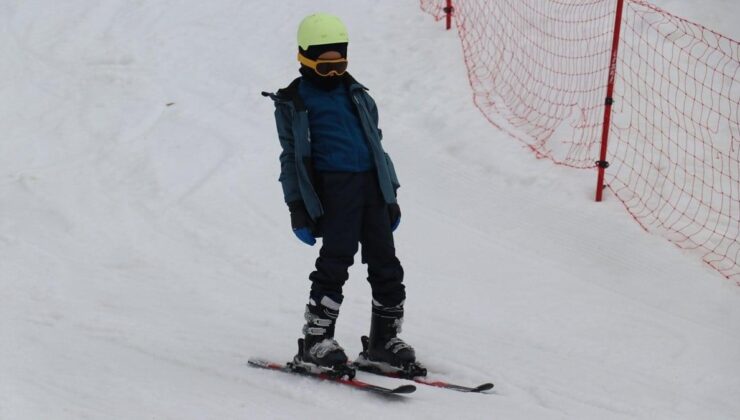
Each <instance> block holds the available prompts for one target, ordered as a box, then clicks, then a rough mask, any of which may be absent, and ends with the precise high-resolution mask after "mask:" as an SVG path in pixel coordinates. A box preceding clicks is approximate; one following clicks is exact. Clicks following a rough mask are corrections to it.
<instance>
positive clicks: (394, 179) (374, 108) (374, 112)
mask: <svg viewBox="0 0 740 420" xmlns="http://www.w3.org/2000/svg"><path fill="white" fill-rule="evenodd" d="M366 97H367V100H368V102H369V104H370V118H372V121H373V124H374V125H375V127H376V128H377V129H378V140H383V131H382V130H381V129H380V127H378V120H379V117H378V105H376V104H375V100H374V99H373V98H372V96H370V95H366ZM384 155H385V160H386V164H387V165H388V171H389V173H390V176H391V184H392V185H393V190H394V192H396V195H398V189H399V188H400V187H401V184H400V183H399V182H398V175H396V168H395V167H394V166H393V161H392V160H391V157H390V156H389V155H388V153H384Z"/></svg>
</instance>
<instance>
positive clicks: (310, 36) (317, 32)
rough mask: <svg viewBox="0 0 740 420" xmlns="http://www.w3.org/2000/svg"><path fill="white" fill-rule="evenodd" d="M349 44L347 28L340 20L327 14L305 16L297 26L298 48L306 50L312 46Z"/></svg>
mask: <svg viewBox="0 0 740 420" xmlns="http://www.w3.org/2000/svg"><path fill="white" fill-rule="evenodd" d="M342 42H349V37H348V36H347V27H346V26H344V23H342V21H341V20H339V18H338V17H336V16H334V15H330V14H328V13H314V14H312V15H309V16H306V17H305V18H304V19H303V20H302V21H301V24H300V25H299V26H298V46H300V47H301V48H303V49H304V50H307V49H308V47H310V46H312V45H325V44H338V43H342Z"/></svg>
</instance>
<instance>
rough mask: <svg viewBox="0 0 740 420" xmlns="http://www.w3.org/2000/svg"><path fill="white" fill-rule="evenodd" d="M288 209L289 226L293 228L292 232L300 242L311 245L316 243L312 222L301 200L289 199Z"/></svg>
mask: <svg viewBox="0 0 740 420" xmlns="http://www.w3.org/2000/svg"><path fill="white" fill-rule="evenodd" d="M288 209H289V210H290V227H291V228H293V233H294V234H295V236H296V237H298V239H300V240H301V241H302V242H304V243H306V244H308V245H311V246H313V245H314V244H315V243H316V238H315V237H314V228H315V227H316V225H315V224H314V222H313V220H312V219H311V216H310V215H309V214H308V211H307V210H306V206H305V205H304V204H303V202H302V201H291V202H290V203H288Z"/></svg>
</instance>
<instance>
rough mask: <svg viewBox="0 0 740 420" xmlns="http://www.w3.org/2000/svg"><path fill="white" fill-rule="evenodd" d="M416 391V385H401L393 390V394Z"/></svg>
mask: <svg viewBox="0 0 740 420" xmlns="http://www.w3.org/2000/svg"><path fill="white" fill-rule="evenodd" d="M414 391H416V387H415V386H414V385H401V386H399V387H398V388H394V389H393V390H392V391H391V394H410V393H412V392H414Z"/></svg>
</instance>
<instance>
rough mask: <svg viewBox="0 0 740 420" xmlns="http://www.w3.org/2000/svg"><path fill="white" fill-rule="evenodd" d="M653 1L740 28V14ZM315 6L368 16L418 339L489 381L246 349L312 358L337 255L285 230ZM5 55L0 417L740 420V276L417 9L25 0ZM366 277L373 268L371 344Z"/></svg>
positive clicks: (368, 55)
mask: <svg viewBox="0 0 740 420" xmlns="http://www.w3.org/2000/svg"><path fill="white" fill-rule="evenodd" d="M656 4H658V5H659V6H663V7H666V8H668V10H669V11H674V12H675V13H676V14H679V15H681V16H685V17H688V18H694V19H696V20H697V21H699V23H702V24H704V25H706V26H709V27H712V28H716V29H717V30H719V31H720V32H723V33H725V34H726V35H728V36H731V37H733V38H736V39H738V38H740V29H738V26H737V24H736V22H737V21H738V18H740V6H738V5H737V4H734V2H729V1H722V0H712V1H707V2H704V3H702V6H701V9H700V10H696V9H695V7H696V6H695V3H694V2H691V1H689V0H671V1H669V0H665V1H660V2H657V3H656ZM673 8H675V10H674V9H673ZM319 10H321V11H327V12H332V13H334V14H337V15H339V16H341V17H342V18H343V19H344V21H345V22H346V24H347V26H348V28H349V31H350V40H351V42H350V47H349V58H350V69H349V70H350V72H352V74H353V75H354V76H355V77H356V78H357V79H358V80H360V81H361V82H363V83H364V84H365V85H366V86H368V87H369V88H370V93H371V94H372V95H373V96H374V98H375V99H376V101H377V103H378V105H379V109H380V120H381V121H380V123H381V127H382V128H383V132H384V140H383V141H384V147H385V149H386V151H388V152H389V154H390V155H391V156H392V157H393V159H394V162H395V166H396V169H397V171H398V174H399V178H400V181H401V184H402V188H401V189H400V190H399V202H400V205H401V209H402V211H403V218H402V223H401V226H400V228H399V229H398V230H397V231H396V246H397V250H398V255H399V258H400V259H401V262H402V263H403V265H404V269H405V271H406V279H405V283H406V286H407V292H408V300H407V304H406V322H405V324H404V333H403V337H404V339H406V340H407V341H408V342H409V343H411V344H412V345H414V346H415V348H416V351H417V354H418V355H419V358H420V359H421V360H422V361H423V362H424V363H425V364H426V365H427V367H428V368H429V369H430V371H432V372H433V374H434V376H435V377H437V378H440V379H444V380H449V381H453V382H458V383H462V384H476V383H481V382H487V381H492V382H494V383H495V384H496V387H495V388H494V392H493V393H492V394H490V395H477V394H463V393H457V392H452V391H448V390H441V389H435V388H431V387H422V386H421V385H419V389H418V390H417V392H416V393H414V394H412V395H410V396H408V397H406V398H403V399H397V400H387V399H381V398H378V397H374V396H372V395H368V394H366V393H362V392H358V391H355V390H352V389H349V388H346V387H342V386H340V385H337V384H332V383H319V382H316V381H312V380H311V379H307V378H299V377H294V376H289V375H284V374H280V373H275V372H268V371H264V370H258V369H252V368H249V367H247V365H246V361H247V359H248V358H249V357H251V356H262V357H269V358H272V359H275V360H278V361H286V360H289V359H290V358H291V357H292V356H293V355H294V353H295V348H296V343H295V340H296V339H297V338H298V337H299V336H300V331H301V326H302V324H303V310H304V305H305V303H306V300H307V293H308V287H309V282H308V279H307V277H308V274H309V273H310V271H311V270H312V267H313V262H314V259H315V258H316V256H317V254H318V245H317V246H315V247H308V246H306V245H303V244H302V243H300V242H299V241H298V240H297V239H296V238H295V237H294V236H293V234H292V232H291V231H290V222H289V216H288V211H287V208H286V207H285V204H284V203H283V197H282V191H281V189H280V185H279V183H278V181H277V178H278V174H279V169H280V168H279V163H278V154H279V153H280V146H279V143H278V141H277V135H276V130H275V123H274V120H273V115H272V112H273V105H272V102H271V101H270V100H268V99H265V98H263V97H262V96H260V91H262V90H267V91H275V90H277V89H278V88H280V87H283V86H285V85H287V84H288V83H289V82H290V81H291V80H292V79H293V78H294V77H296V76H297V67H298V65H297V63H296V60H295V53H296V45H295V30H296V27H297V25H298V23H299V22H300V20H301V18H303V17H304V16H305V15H307V14H310V13H312V12H314V11H319ZM690 13H695V15H694V16H691V15H690ZM733 30H734V31H735V32H736V33H731V31H733ZM0 60H2V63H3V65H2V66H0V110H1V112H0V133H2V136H0V286H2V290H3V293H2V294H0V419H2V420H6V419H7V420H16V419H81V418H91V419H134V418H152V419H292V418H322V419H334V418H337V419H339V418H347V417H352V418H357V419H365V418H368V419H370V418H378V417H382V418H387V419H396V418H398V419H407V418H417V417H418V418H440V419H441V418H471V419H480V418H507V419H532V418H548V419H559V418H562V419H572V418H588V419H593V418H599V419H607V418H615V419H616V418H670V419H677V418H685V419H697V418H707V419H708V418H711V419H732V418H738V416H740V414H739V413H740V398H739V396H740V287H738V286H737V285H736V284H735V283H733V282H730V281H728V280H727V279H725V278H723V277H722V276H720V275H718V274H717V273H716V272H715V271H714V270H712V269H711V268H709V267H707V266H705V265H704V264H702V263H701V262H700V260H699V259H697V258H695V257H694V256H690V255H689V254H687V253H686V252H685V251H681V250H680V249H678V248H676V247H675V246H673V245H671V244H670V243H669V242H668V241H666V240H665V239H663V238H661V237H659V236H656V235H650V234H647V233H645V232H644V231H643V230H642V229H641V228H640V227H639V225H638V224H637V223H635V222H634V221H633V220H632V218H631V217H630V216H629V214H627V213H626V212H625V211H624V209H623V207H622V206H621V204H620V203H619V202H618V201H617V200H616V199H614V197H607V199H606V201H605V202H602V203H595V202H593V198H592V194H593V188H594V187H595V173H594V172H592V171H579V170H571V169H567V168H562V167H557V166H555V165H552V164H551V163H550V162H548V161H545V160H537V159H535V158H534V156H533V155H532V154H531V153H530V152H529V151H528V150H527V149H525V148H523V147H521V144H520V143H519V142H517V141H514V140H512V139H509V138H507V137H506V135H505V134H503V133H502V132H500V131H497V130H496V129H495V128H494V127H493V126H491V125H490V124H488V123H487V122H486V120H485V119H484V118H483V117H482V115H481V114H480V113H479V112H478V111H477V109H476V108H475V107H474V106H473V104H472V101H471V97H470V89H469V85H468V82H467V79H466V72H465V68H464V63H463V60H462V52H461V50H460V44H459V40H458V39H457V37H456V34H455V33H454V31H449V32H446V31H444V30H443V26H442V24H441V23H435V22H434V21H433V20H432V19H431V18H430V17H429V16H428V15H427V14H425V13H423V12H422V11H421V10H420V9H419V5H418V3H417V2H415V1H405V2H399V1H390V0H385V1H382V2H376V1H370V0H363V1H352V2H339V1H328V0H315V1H297V0H290V1H287V0H285V1H280V2H257V1H240V0H214V1H207V2H204V1H194V0H192V1H191V0H177V1H174V0H172V1H159V2H145V1H134V0H104V1H93V0H70V1H64V2H61V1H51V0H34V1H28V0H24V1H21V0H6V1H3V2H2V3H0ZM365 277H366V274H365V267H364V266H362V265H361V264H360V262H359V257H357V258H356V265H355V266H354V267H353V268H352V270H351V274H350V281H349V282H348V283H347V286H346V288H345V295H346V299H345V302H344V305H343V306H342V313H341V316H340V318H339V323H338V327H337V339H338V340H339V342H340V343H341V344H342V345H343V346H344V347H345V348H346V349H347V351H348V352H349V353H350V354H356V353H357V352H359V351H360V340H359V337H360V336H361V335H363V334H366V333H367V331H368V328H369V319H370V290H369V286H368V284H367V282H366V281H365V280H364V278H365ZM358 377H359V378H360V379H363V380H366V381H368V382H373V383H377V384H380V385H392V384H400V383H403V381H399V380H394V379H389V378H381V377H375V376H372V375H369V374H363V373H360V374H359V375H358Z"/></svg>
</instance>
